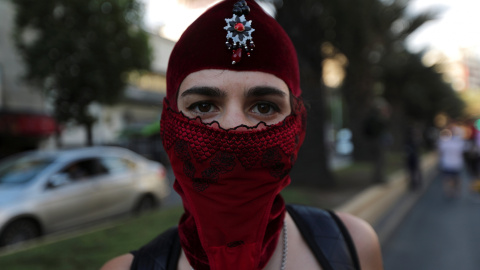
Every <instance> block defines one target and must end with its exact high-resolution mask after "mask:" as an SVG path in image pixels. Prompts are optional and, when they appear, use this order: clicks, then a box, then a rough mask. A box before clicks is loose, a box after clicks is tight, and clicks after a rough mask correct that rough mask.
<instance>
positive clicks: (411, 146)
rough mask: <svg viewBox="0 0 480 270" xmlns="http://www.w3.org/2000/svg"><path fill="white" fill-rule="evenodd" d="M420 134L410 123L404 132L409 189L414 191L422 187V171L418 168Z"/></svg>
mask: <svg viewBox="0 0 480 270" xmlns="http://www.w3.org/2000/svg"><path fill="white" fill-rule="evenodd" d="M421 140H422V135H421V132H420V130H419V129H418V128H417V127H416V126H414V125H412V126H410V127H408V128H407V132H406V134H405V156H406V165H407V170H408V175H409V180H410V181H409V185H408V187H409V189H410V190H412V191H414V190H418V189H420V188H421V187H422V171H421V168H420V144H421Z"/></svg>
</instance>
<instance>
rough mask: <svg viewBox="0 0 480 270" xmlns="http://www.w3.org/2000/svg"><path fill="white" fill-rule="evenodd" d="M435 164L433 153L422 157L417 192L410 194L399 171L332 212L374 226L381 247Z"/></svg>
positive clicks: (435, 158)
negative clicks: (420, 179) (360, 219)
mask: <svg viewBox="0 0 480 270" xmlns="http://www.w3.org/2000/svg"><path fill="white" fill-rule="evenodd" d="M436 164H437V155H436V153H429V154H427V155H426V156H424V157H423V158H422V163H421V169H422V175H423V181H424V182H423V187H422V189H421V190H418V191H416V192H410V191H409V190H408V180H407V175H406V173H405V171H404V170H400V171H397V172H395V173H393V174H391V175H390V176H389V177H388V179H387V181H386V182H385V183H382V184H377V185H374V186H371V187H369V188H367V189H365V190H364V191H362V192H360V193H358V194H357V195H355V196H354V197H353V198H351V199H350V200H348V201H347V202H345V203H343V204H341V205H340V206H338V207H336V208H335V211H339V212H346V213H350V214H353V215H355V216H357V217H360V218H362V219H364V220H366V221H367V222H368V223H370V224H371V225H372V226H373V227H374V229H375V230H376V232H377V234H378V236H379V240H380V243H381V244H383V243H385V242H386V241H387V240H388V238H389V237H390V235H391V233H392V232H393V231H394V230H395V228H396V227H397V226H398V224H399V223H400V222H401V221H402V219H403V218H404V217H405V215H406V214H407V213H408V212H409V211H410V209H411V208H412V207H413V206H414V205H415V202H416V201H417V200H418V198H420V197H421V196H422V194H423V192H424V190H425V189H426V187H427V186H428V185H429V184H430V181H431V180H432V179H433V176H434V174H435V172H436Z"/></svg>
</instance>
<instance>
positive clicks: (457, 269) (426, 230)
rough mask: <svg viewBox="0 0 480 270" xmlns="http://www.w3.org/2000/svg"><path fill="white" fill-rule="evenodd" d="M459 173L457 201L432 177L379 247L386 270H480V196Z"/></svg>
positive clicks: (464, 176) (440, 181) (465, 175)
mask: <svg viewBox="0 0 480 270" xmlns="http://www.w3.org/2000/svg"><path fill="white" fill-rule="evenodd" d="M468 178H469V176H468V175H467V174H466V173H463V174H462V184H463V185H462V193H461V195H460V196H459V197H458V198H455V199H451V198H447V197H446V196H444V194H443V190H442V179H441V177H440V176H436V177H435V179H434V180H433V182H432V183H431V185H430V186H429V187H428V189H427V190H426V191H425V192H424V194H423V196H422V197H421V198H420V199H419V200H418V201H417V203H416V204H415V206H414V207H413V209H412V210H411V211H410V212H409V213H408V214H407V215H406V217H405V219H404V220H403V221H402V222H401V223H400V224H399V226H398V227H397V229H396V230H395V231H394V233H393V234H392V235H391V236H390V238H389V240H388V241H387V242H386V243H384V244H383V258H384V265H385V269H386V270H444V269H445V270H452V269H453V270H478V269H480V195H472V194H471V193H470V192H469V190H468V184H469V182H468V181H469V180H468Z"/></svg>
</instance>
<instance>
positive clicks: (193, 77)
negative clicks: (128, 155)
mask: <svg viewBox="0 0 480 270" xmlns="http://www.w3.org/2000/svg"><path fill="white" fill-rule="evenodd" d="M253 41H255V45H254V43H253ZM254 47H255V49H254ZM232 51H233V54H232ZM299 77H300V76H299V69H298V61H297V56H296V53H295V48H294V47H293V44H292V42H291V41H290V39H289V37H288V36H287V35H286V33H285V32H284V30H283V29H282V28H281V26H280V25H279V24H278V23H277V22H276V21H275V20H274V19H273V18H272V17H271V16H270V15H268V14H266V13H265V12H264V11H263V10H262V8H261V7H260V6H259V5H258V4H257V3H256V2H255V1H253V0H251V1H250V0H248V1H238V2H237V1H234V0H225V1H221V2H220V3H218V4H216V5H215V6H213V7H211V8H210V9H209V10H207V11H206V12H205V13H204V14H203V15H202V16H200V17H199V18H198V19H197V20H196V21H195V22H193V23H192V25H190V26H189V28H188V29H187V30H186V31H185V32H184V34H183V35H182V37H181V38H180V40H179V41H178V42H177V44H176V45H175V47H174V49H173V51H172V54H171V56H170V60H169V65H168V71H167V96H166V98H165V101H164V107H163V112H162V120H161V134H162V141H163V144H164V146H165V149H166V151H167V154H168V156H169V158H170V162H171V165H172V169H173V171H174V174H175V177H176V181H175V184H174V188H175V190H176V191H177V192H178V193H179V194H180V196H181V198H182V202H183V206H184V209H185V213H184V214H183V216H182V218H181V219H180V222H179V224H178V227H174V228H171V229H170V230H168V231H167V232H164V233H163V234H161V235H160V236H159V237H157V238H156V239H154V240H153V241H152V242H150V243H149V244H147V245H145V246H143V247H142V248H140V249H139V250H137V251H133V252H132V253H130V254H125V255H123V256H120V257H117V258H116V259H114V260H112V261H110V262H109V263H107V264H106V265H105V266H104V267H103V269H104V270H105V269H180V270H191V269H195V270H206V269H212V270H226V269H228V270H232V269H233V270H260V269H267V270H270V269H274V270H278V269H297V268H299V267H300V268H301V269H334V268H337V267H340V268H342V269H360V267H361V268H362V269H372V270H376V269H383V267H382V260H381V254H380V247H379V243H378V239H377V236H376V234H375V232H374V231H373V230H372V228H371V227H370V225H368V224H367V223H366V222H365V221H362V220H360V219H358V218H356V217H354V216H351V215H348V214H344V213H334V212H329V211H325V210H321V209H317V208H313V207H307V206H300V205H285V203H284V200H283V199H282V197H281V195H280V191H281V190H282V189H283V188H284V187H286V186H287V185H288V184H289V183H290V176H289V172H290V169H291V167H292V166H293V163H294V161H295V159H296V157H297V153H298V150H299V148H300V145H301V144H302V141H303V138H304V135H305V119H306V118H305V117H306V115H305V107H304V106H303V102H302V100H301V90H300V82H299ZM287 232H288V233H287ZM287 255H288V256H287Z"/></svg>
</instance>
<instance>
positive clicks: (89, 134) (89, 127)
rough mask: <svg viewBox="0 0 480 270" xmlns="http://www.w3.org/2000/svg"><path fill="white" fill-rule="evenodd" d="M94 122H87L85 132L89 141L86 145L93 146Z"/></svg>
mask: <svg viewBox="0 0 480 270" xmlns="http://www.w3.org/2000/svg"><path fill="white" fill-rule="evenodd" d="M92 128H93V124H91V123H87V124H85V132H86V135H87V138H86V139H87V141H86V146H93V131H92Z"/></svg>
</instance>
